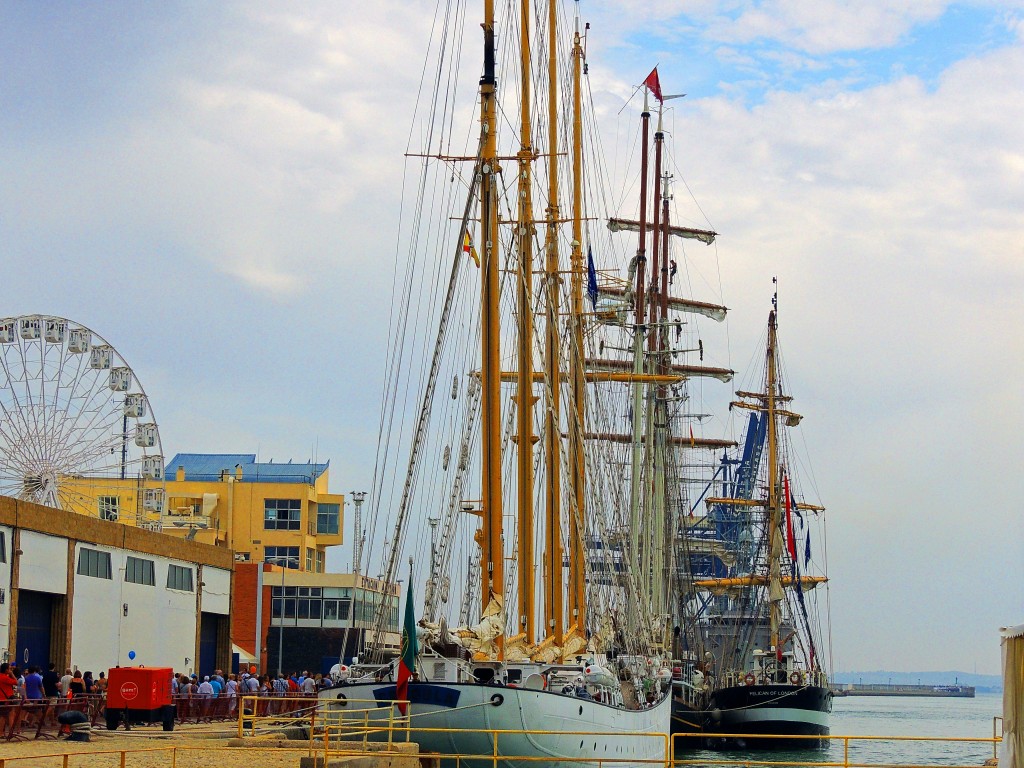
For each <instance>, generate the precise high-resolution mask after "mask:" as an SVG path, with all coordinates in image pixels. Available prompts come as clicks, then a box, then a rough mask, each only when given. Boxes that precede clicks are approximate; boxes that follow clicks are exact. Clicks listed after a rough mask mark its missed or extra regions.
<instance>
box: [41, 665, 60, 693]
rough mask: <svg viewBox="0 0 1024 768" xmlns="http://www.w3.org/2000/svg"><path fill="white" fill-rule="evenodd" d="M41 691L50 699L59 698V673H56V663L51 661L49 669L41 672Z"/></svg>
mask: <svg viewBox="0 0 1024 768" xmlns="http://www.w3.org/2000/svg"><path fill="white" fill-rule="evenodd" d="M43 693H45V694H46V698H48V699H50V701H55V700H56V699H58V698H60V675H59V674H57V665H56V664H54V663H53V662H52V661H51V662H50V667H49V669H47V670H46V671H45V672H44V673H43Z"/></svg>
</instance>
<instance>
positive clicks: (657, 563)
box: [643, 103, 670, 616]
mask: <svg viewBox="0 0 1024 768" xmlns="http://www.w3.org/2000/svg"><path fill="white" fill-rule="evenodd" d="M662 111H663V108H662V105H661V103H659V104H658V125H657V127H656V128H655V130H654V177H653V178H654V193H653V198H654V201H655V202H654V205H653V209H654V210H653V214H654V220H653V222H652V228H651V295H650V297H649V298H648V302H647V303H648V332H647V350H648V352H649V353H650V354H649V356H648V361H647V371H648V373H660V372H661V367H662V365H663V363H664V362H665V360H664V359H663V354H662V350H663V346H662V343H661V341H662V338H661V321H662V320H663V318H661V317H659V313H660V311H661V300H660V296H659V293H660V291H659V286H658V277H659V272H660V270H661V263H662V262H664V261H665V260H667V258H668V255H667V250H666V252H665V254H662V253H661V249H662V242H661V238H660V236H659V234H660V232H661V218H660V214H661V206H660V205H658V204H657V200H658V198H659V196H660V195H659V188H658V184H659V181H658V180H659V179H660V178H661V162H662V150H663V148H664V139H665V134H664V132H663V131H662V129H661V116H662ZM663 393H664V388H663V387H658V388H649V389H648V394H647V399H648V408H647V413H648V414H649V415H648V420H647V439H648V443H647V445H648V452H649V456H650V459H649V461H650V464H649V466H650V467H651V476H650V479H649V481H648V482H647V483H646V485H645V490H646V491H647V501H648V503H647V505H646V507H645V508H646V509H647V513H648V515H649V517H650V522H649V524H648V525H647V526H646V530H647V531H648V537H649V538H648V541H649V546H647V547H645V549H644V564H643V567H644V572H643V573H644V579H645V586H646V594H647V595H649V597H650V600H651V611H652V613H653V614H654V615H656V616H657V615H660V614H662V613H664V605H663V602H662V600H661V595H662V593H663V592H664V586H663V582H664V579H663V569H664V564H665V546H666V544H667V542H668V541H669V540H670V539H669V538H668V537H667V536H666V531H665V458H666V453H665V450H664V446H665V440H664V437H665V435H664V431H665V428H666V426H667V420H666V415H665V412H664V409H663V408H662V407H661V400H660V397H661V396H662V395H663Z"/></svg>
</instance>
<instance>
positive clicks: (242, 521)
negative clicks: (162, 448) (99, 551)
mask: <svg viewBox="0 0 1024 768" xmlns="http://www.w3.org/2000/svg"><path fill="white" fill-rule="evenodd" d="M328 468H329V464H326V463H325V464H314V463H302V464H295V463H291V462H288V463H284V464H282V463H279V462H277V463H275V462H273V461H271V462H258V461H256V456H255V454H251V453H247V454H234V453H179V454H177V455H176V456H175V457H174V458H172V459H171V460H170V461H169V462H167V465H166V495H165V500H164V503H163V505H162V506H163V509H164V512H163V514H162V515H159V516H156V515H152V514H150V515H148V516H146V517H140V516H139V515H138V514H136V511H137V510H139V509H141V504H142V503H143V498H144V497H145V494H147V493H149V494H152V493H153V488H152V484H151V483H149V482H148V481H140V480H121V481H117V480H106V481H105V483H104V484H103V486H102V490H97V491H96V498H95V499H88V500H85V499H84V498H83V503H82V505H81V506H82V508H83V509H90V510H96V512H95V514H97V516H98V517H100V518H101V519H106V520H117V521H120V522H123V523H126V524H129V525H131V524H135V523H137V522H139V521H143V524H144V525H147V526H149V527H154V528H155V527H159V528H160V529H162V530H163V532H164V533H169V534H172V535H179V536H182V537H185V538H188V539H194V540H195V541H199V542H203V543H206V544H214V545H217V546H222V547H227V548H228V549H233V550H234V551H235V558H236V560H238V561H243V562H246V561H251V562H268V563H273V564H275V565H280V566H284V567H286V568H291V569H296V570H299V571H307V572H310V573H323V572H324V570H325V568H324V565H325V560H326V556H325V553H326V548H327V547H332V546H336V545H338V544H341V543H342V531H343V525H342V524H343V520H344V506H345V497H344V496H343V495H341V494H332V493H328V492H327V477H328Z"/></svg>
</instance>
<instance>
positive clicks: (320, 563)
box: [316, 549, 324, 573]
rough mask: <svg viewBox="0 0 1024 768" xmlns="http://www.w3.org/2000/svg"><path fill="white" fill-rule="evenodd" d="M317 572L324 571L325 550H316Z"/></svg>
mask: <svg viewBox="0 0 1024 768" xmlns="http://www.w3.org/2000/svg"><path fill="white" fill-rule="evenodd" d="M316 572H317V573H323V572H324V553H323V550H320V549H318V550H317V551H316Z"/></svg>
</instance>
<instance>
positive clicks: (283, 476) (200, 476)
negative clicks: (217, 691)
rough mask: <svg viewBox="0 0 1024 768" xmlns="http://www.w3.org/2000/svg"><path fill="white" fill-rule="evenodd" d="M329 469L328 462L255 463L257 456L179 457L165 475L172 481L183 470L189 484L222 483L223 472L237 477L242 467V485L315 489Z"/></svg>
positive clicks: (184, 454)
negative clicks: (301, 484)
mask: <svg viewBox="0 0 1024 768" xmlns="http://www.w3.org/2000/svg"><path fill="white" fill-rule="evenodd" d="M328 466H330V462H329V461H328V462H327V463H325V464H313V463H312V462H309V463H307V462H303V463H302V464H293V463H292V462H291V461H288V462H286V463H284V464H281V463H279V462H278V463H275V462H273V461H256V454H255V453H179V454H176V455H175V456H174V458H172V459H171V460H170V461H168V462H167V466H166V468H165V469H164V472H165V473H166V476H167V478H168V479H173V478H174V477H175V475H176V473H177V471H178V467H183V468H184V470H185V479H186V480H197V481H206V482H209V481H216V480H220V478H221V473H222V472H230V473H231V474H235V470H236V468H238V467H241V468H242V482H243V483H260V482H263V483H304V484H306V485H312V484H313V483H314V482H315V481H316V479H317V478H318V477H320V475H322V474H323V473H324V472H325V471H326V469H327V467H328Z"/></svg>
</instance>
